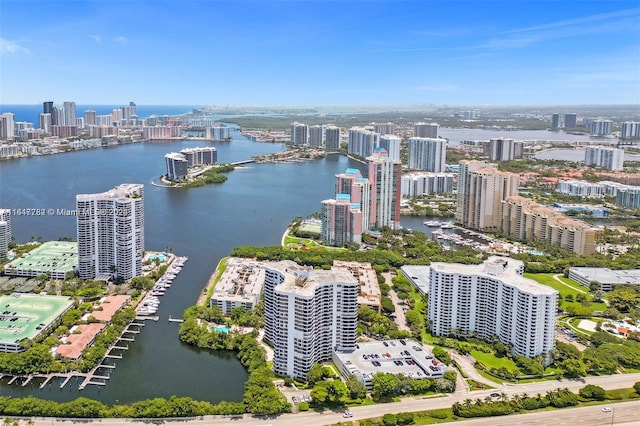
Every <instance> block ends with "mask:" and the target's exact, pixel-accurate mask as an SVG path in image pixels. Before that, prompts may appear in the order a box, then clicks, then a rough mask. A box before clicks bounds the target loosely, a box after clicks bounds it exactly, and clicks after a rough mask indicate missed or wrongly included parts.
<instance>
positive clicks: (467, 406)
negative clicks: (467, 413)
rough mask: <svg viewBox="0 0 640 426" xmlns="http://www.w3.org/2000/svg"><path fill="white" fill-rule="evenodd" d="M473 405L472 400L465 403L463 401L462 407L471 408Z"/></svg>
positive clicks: (466, 400)
mask: <svg viewBox="0 0 640 426" xmlns="http://www.w3.org/2000/svg"><path fill="white" fill-rule="evenodd" d="M472 403H473V401H472V400H471V399H470V398H467V399H465V400H464V401H462V405H464V407H465V408H471V404H472Z"/></svg>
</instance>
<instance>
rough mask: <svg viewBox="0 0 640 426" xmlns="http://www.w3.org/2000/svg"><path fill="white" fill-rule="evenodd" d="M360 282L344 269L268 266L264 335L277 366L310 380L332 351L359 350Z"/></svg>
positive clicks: (288, 263) (292, 264) (283, 372)
mask: <svg viewBox="0 0 640 426" xmlns="http://www.w3.org/2000/svg"><path fill="white" fill-rule="evenodd" d="M359 287H360V285H359V284H358V281H357V280H356V279H355V278H354V277H353V275H351V273H350V272H349V271H346V270H330V271H324V270H313V269H311V268H309V267H302V266H299V265H298V264H297V263H295V262H293V261H290V260H285V261H281V262H277V263H272V264H269V265H267V266H266V267H265V278H264V321H265V325H264V337H265V339H266V340H267V341H269V342H270V343H271V344H272V345H273V371H274V373H276V374H277V375H280V376H287V377H295V378H299V379H303V380H304V379H306V378H307V372H308V371H309V369H310V368H311V366H312V365H313V364H315V363H317V362H323V361H329V360H331V357H332V355H333V352H334V351H353V350H355V349H356V337H357V330H356V329H357V323H358V293H359Z"/></svg>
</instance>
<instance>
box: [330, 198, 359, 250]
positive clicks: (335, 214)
mask: <svg viewBox="0 0 640 426" xmlns="http://www.w3.org/2000/svg"><path fill="white" fill-rule="evenodd" d="M320 213H321V216H322V231H321V236H322V244H323V245H326V246H335V247H344V246H345V245H346V244H349V243H355V244H360V243H361V242H362V210H360V204H358V203H352V202H351V196H350V195H349V194H336V197H335V198H332V199H327V200H323V201H322V210H321V212H320Z"/></svg>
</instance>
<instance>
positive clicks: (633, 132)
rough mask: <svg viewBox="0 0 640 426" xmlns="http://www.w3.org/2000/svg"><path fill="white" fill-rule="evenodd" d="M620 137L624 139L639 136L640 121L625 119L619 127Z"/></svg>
mask: <svg viewBox="0 0 640 426" xmlns="http://www.w3.org/2000/svg"><path fill="white" fill-rule="evenodd" d="M620 137H621V138H624V139H629V138H640V122H638V121H625V122H624V123H622V127H621V129H620Z"/></svg>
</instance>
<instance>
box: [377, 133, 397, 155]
mask: <svg viewBox="0 0 640 426" xmlns="http://www.w3.org/2000/svg"><path fill="white" fill-rule="evenodd" d="M400 142H402V139H400V138H399V137H397V136H395V135H390V134H383V135H382V136H380V148H384V149H385V150H386V151H387V154H388V155H389V158H390V159H391V160H392V161H397V162H400Z"/></svg>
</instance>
